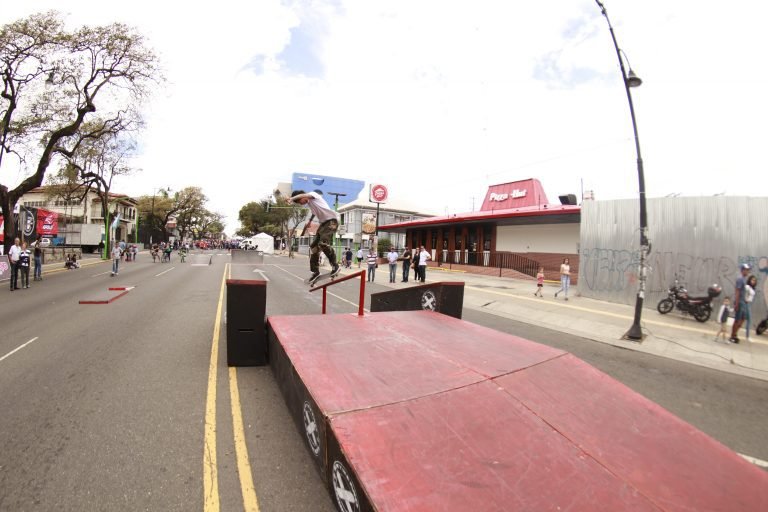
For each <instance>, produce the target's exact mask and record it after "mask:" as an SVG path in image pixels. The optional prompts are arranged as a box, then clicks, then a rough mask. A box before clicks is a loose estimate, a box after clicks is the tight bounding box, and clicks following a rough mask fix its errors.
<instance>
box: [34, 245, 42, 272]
mask: <svg viewBox="0 0 768 512" xmlns="http://www.w3.org/2000/svg"><path fill="white" fill-rule="evenodd" d="M41 243H42V242H41V239H40V238H38V239H37V241H36V242H35V247H34V251H33V253H34V256H35V281H42V280H43V249H42V247H40V244H41Z"/></svg>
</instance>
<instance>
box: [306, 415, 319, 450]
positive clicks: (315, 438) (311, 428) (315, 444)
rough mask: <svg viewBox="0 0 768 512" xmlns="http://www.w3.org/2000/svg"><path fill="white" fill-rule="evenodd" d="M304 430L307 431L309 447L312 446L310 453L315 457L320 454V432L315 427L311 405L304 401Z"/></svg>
mask: <svg viewBox="0 0 768 512" xmlns="http://www.w3.org/2000/svg"><path fill="white" fill-rule="evenodd" d="M304 431H305V432H306V433H307V442H308V443H309V447H310V448H312V453H314V454H315V457H317V456H319V455H320V432H319V431H318V429H317V421H315V413H314V412H313V411H312V406H311V405H309V402H304Z"/></svg>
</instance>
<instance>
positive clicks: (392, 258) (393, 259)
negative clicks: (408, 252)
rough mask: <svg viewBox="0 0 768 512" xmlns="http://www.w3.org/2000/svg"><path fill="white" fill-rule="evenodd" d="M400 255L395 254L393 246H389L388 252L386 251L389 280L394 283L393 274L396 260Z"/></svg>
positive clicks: (395, 268) (395, 270) (395, 272)
mask: <svg viewBox="0 0 768 512" xmlns="http://www.w3.org/2000/svg"><path fill="white" fill-rule="evenodd" d="M399 258H400V257H399V256H398V254H397V251H396V250H395V248H394V247H390V248H389V252H388V253H387V261H388V262H389V282H390V283H394V282H395V276H396V275H397V260H398V259H399Z"/></svg>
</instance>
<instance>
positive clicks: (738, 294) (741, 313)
mask: <svg viewBox="0 0 768 512" xmlns="http://www.w3.org/2000/svg"><path fill="white" fill-rule="evenodd" d="M740 268H741V276H739V278H738V279H737V280H736V291H735V294H734V296H733V304H734V306H735V307H736V310H735V312H734V316H733V329H732V330H731V339H730V340H729V341H730V342H731V343H738V342H739V337H738V334H739V329H741V324H743V323H744V320H745V319H746V318H747V301H746V294H745V293H744V291H745V290H744V286H745V285H746V284H747V276H748V275H749V271H750V270H751V269H752V267H750V266H749V265H748V264H747V263H742V265H741V267H740Z"/></svg>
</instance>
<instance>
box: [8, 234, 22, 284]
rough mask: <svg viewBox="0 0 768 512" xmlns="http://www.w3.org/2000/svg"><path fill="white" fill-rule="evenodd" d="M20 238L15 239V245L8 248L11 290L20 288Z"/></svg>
mask: <svg viewBox="0 0 768 512" xmlns="http://www.w3.org/2000/svg"><path fill="white" fill-rule="evenodd" d="M19 244H20V242H19V239H18V238H16V239H15V240H14V241H13V245H12V246H11V248H10V249H8V264H9V265H10V266H11V291H13V290H18V289H19V286H18V285H19V282H18V280H19V257H20V256H21V245H19Z"/></svg>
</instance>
